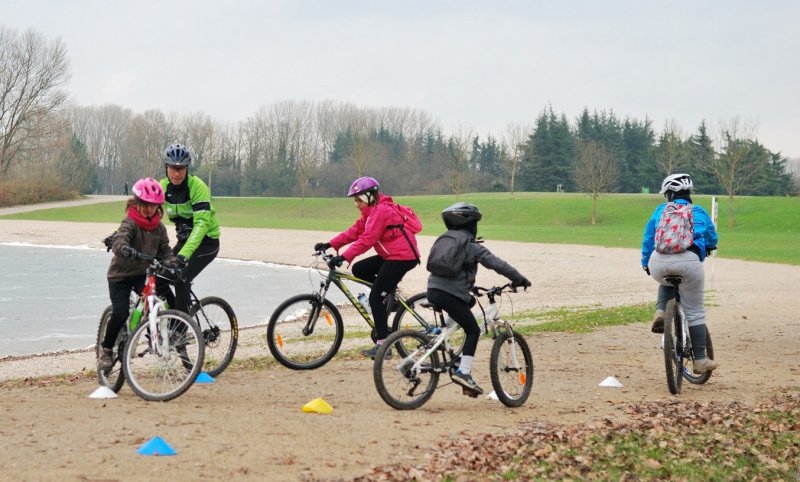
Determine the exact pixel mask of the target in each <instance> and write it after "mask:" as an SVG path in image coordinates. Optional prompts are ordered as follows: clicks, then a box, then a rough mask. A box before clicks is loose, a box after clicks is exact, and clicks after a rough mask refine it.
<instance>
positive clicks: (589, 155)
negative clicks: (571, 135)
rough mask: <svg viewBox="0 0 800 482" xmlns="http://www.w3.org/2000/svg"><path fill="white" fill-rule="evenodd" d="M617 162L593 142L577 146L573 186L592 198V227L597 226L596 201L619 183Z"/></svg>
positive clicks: (606, 150) (603, 148)
mask: <svg viewBox="0 0 800 482" xmlns="http://www.w3.org/2000/svg"><path fill="white" fill-rule="evenodd" d="M619 175H620V172H619V161H618V160H617V159H616V158H615V157H614V155H613V154H612V153H611V151H609V150H608V149H607V148H605V147H604V146H602V145H601V144H599V143H597V142H594V141H583V142H580V143H579V144H578V160H577V163H576V164H575V171H574V175H573V177H574V179H575V184H576V185H577V186H578V189H580V190H581V191H582V192H585V193H588V194H589V196H591V198H592V225H595V224H597V199H598V198H600V195H601V194H602V193H606V192H611V191H612V190H614V189H615V188H616V186H617V182H618V181H619Z"/></svg>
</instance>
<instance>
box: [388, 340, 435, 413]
mask: <svg viewBox="0 0 800 482" xmlns="http://www.w3.org/2000/svg"><path fill="white" fill-rule="evenodd" d="M429 344H430V339H429V338H428V336H426V335H425V334H423V333H420V332H419V331H417V330H404V331H398V332H394V333H392V334H391V335H389V337H388V338H386V340H385V341H384V342H383V344H382V345H381V346H380V348H378V352H377V353H376V354H375V364H374V365H373V367H372V378H373V380H374V381H375V388H376V389H377V390H378V395H380V396H381V398H382V399H383V401H384V402H386V403H387V404H388V405H389V406H390V407H392V408H395V409H397V410H413V409H415V408H418V407H421V406H422V405H423V404H424V403H425V402H427V401H428V400H429V399H430V398H431V397H432V396H433V392H434V391H435V390H436V386H437V385H438V383H439V373H440V372H441V371H442V370H443V368H442V367H443V364H442V363H440V361H439V354H438V353H437V352H436V351H433V352H431V353H430V355H427V356H426V355H425V354H426V353H427V352H428V345H429ZM401 350H407V351H408V353H407V354H406V355H401V354H400V353H401ZM393 353H394V356H392V354H393Z"/></svg>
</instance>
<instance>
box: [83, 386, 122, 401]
mask: <svg viewBox="0 0 800 482" xmlns="http://www.w3.org/2000/svg"><path fill="white" fill-rule="evenodd" d="M89 398H117V394H116V393H114V390H112V389H110V388H108V387H107V386H105V385H101V386H99V387H97V390H95V391H93V392H92V394H91V395H89Z"/></svg>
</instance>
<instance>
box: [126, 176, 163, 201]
mask: <svg viewBox="0 0 800 482" xmlns="http://www.w3.org/2000/svg"><path fill="white" fill-rule="evenodd" d="M132 191H133V195H134V196H136V198H137V199H139V200H141V201H144V202H146V203H150V204H164V190H163V189H161V184H159V183H158V181H156V180H155V179H153V178H152V177H146V178H144V179H139V180H138V181H136V183H135V184H134V185H133V189H132Z"/></svg>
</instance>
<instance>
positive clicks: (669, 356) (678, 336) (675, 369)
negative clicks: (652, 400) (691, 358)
mask: <svg viewBox="0 0 800 482" xmlns="http://www.w3.org/2000/svg"><path fill="white" fill-rule="evenodd" d="M682 339H683V334H682V325H681V317H680V312H679V310H678V304H677V302H676V301H675V300H674V299H673V300H670V301H669V302H667V307H666V309H665V310H664V368H665V371H666V374H667V387H668V388H669V393H671V394H673V395H678V394H680V393H681V385H682V381H683V354H682V353H683V349H682V347H681V344H680V341H681V340H682Z"/></svg>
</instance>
